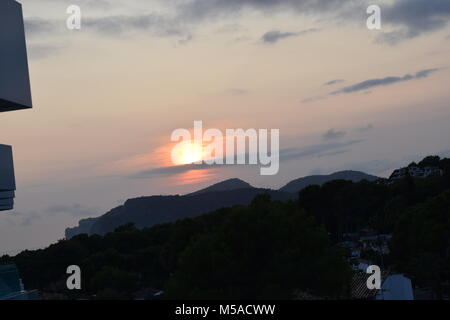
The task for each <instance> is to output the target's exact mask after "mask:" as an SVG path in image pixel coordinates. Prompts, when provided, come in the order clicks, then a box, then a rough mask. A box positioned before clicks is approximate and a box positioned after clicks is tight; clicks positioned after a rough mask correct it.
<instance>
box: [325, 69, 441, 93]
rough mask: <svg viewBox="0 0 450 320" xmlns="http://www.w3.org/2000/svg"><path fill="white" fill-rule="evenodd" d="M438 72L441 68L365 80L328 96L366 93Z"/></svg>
mask: <svg viewBox="0 0 450 320" xmlns="http://www.w3.org/2000/svg"><path fill="white" fill-rule="evenodd" d="M440 70H441V68H434V69H426V70H421V71H419V72H416V73H415V74H406V75H404V76H390V77H384V78H378V79H369V80H365V81H362V82H359V83H356V84H354V85H351V86H348V87H344V88H342V89H339V90H336V91H333V92H331V93H330V95H337V94H348V93H353V92H359V91H366V90H369V89H372V88H376V87H382V86H389V85H393V84H396V83H399V82H406V81H411V80H415V79H422V78H426V77H428V76H429V75H430V74H432V73H435V72H437V71H440Z"/></svg>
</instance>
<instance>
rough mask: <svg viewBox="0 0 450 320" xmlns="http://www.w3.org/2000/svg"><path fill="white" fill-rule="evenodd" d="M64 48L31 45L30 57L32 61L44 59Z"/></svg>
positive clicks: (29, 46) (29, 48)
mask: <svg viewBox="0 0 450 320" xmlns="http://www.w3.org/2000/svg"><path fill="white" fill-rule="evenodd" d="M61 48H62V47H58V46H54V45H45V44H29V45H28V55H29V57H30V59H44V58H47V57H48V56H51V55H52V54H55V53H57V52H59V51H60V50H61Z"/></svg>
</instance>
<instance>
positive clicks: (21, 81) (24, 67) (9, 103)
mask: <svg viewBox="0 0 450 320" xmlns="http://www.w3.org/2000/svg"><path fill="white" fill-rule="evenodd" d="M31 107H32V102H31V90H30V77H29V74H28V58H27V49H26V42H25V30H24V22H23V15H22V5H21V4H20V3H18V2H16V1H14V0H0V112H6V111H13V110H20V109H27V108H31ZM0 128H1V127H0ZM15 190H16V183H15V178H14V163H13V155H12V147H11V146H7V145H3V144H0V211H3V210H11V209H13V206H14V197H15Z"/></svg>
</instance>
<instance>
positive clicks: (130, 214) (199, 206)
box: [65, 171, 377, 239]
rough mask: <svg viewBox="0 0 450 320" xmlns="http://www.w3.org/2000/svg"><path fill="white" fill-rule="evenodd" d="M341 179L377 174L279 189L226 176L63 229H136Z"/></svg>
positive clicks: (69, 233) (311, 180)
mask: <svg viewBox="0 0 450 320" xmlns="http://www.w3.org/2000/svg"><path fill="white" fill-rule="evenodd" d="M337 179H344V180H351V181H355V182H356V181H360V180H363V179H367V180H370V181H373V180H375V179H377V177H374V176H370V175H367V174H365V173H363V172H358V171H342V172H337V173H334V174H331V175H327V176H309V177H304V178H300V179H297V180H294V181H292V182H290V183H288V184H287V185H286V186H284V187H283V188H281V189H280V190H271V189H260V188H255V187H253V186H251V185H250V184H248V183H247V182H245V181H242V180H240V179H229V180H225V181H222V182H219V183H216V184H214V185H212V186H209V187H207V188H205V189H202V190H199V191H196V192H193V193H190V194H186V195H171V196H151V197H141V198H135V199H129V200H127V201H126V202H125V203H124V204H123V205H121V206H119V207H117V208H114V209H112V210H111V211H109V212H108V213H106V214H104V215H102V216H100V217H97V218H89V219H83V220H80V221H79V226H77V227H73V228H67V229H66V233H65V235H66V238H68V239H69V238H71V237H73V236H75V235H77V234H81V233H87V234H105V233H108V232H111V231H114V230H115V229H116V228H117V227H119V226H121V225H123V224H126V223H129V222H133V223H134V224H135V225H136V226H137V227H138V228H145V227H151V226H153V225H156V224H161V223H166V222H173V221H176V220H179V219H183V218H188V217H194V216H198V215H201V214H205V213H208V212H211V211H214V210H217V209H220V208H224V207H231V206H235V205H248V204H250V202H251V201H252V200H253V198H254V197H255V196H256V195H258V194H262V193H264V194H269V195H270V196H271V197H272V199H273V200H280V201H287V200H289V199H294V198H297V193H298V192H299V191H300V190H301V189H303V188H305V187H307V186H308V185H311V184H319V185H321V184H323V183H325V182H328V181H332V180H337Z"/></svg>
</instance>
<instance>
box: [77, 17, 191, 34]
mask: <svg viewBox="0 0 450 320" xmlns="http://www.w3.org/2000/svg"><path fill="white" fill-rule="evenodd" d="M83 25H84V26H87V27H88V28H91V29H93V30H94V31H96V32H98V33H100V34H103V35H107V36H117V35H122V34H124V33H129V32H134V31H148V32H151V33H152V34H153V35H156V36H161V37H164V36H186V35H187V34H189V33H188V32H187V31H185V30H184V28H183V27H182V26H181V25H180V24H179V23H178V22H177V21H175V20H173V19H170V18H169V17H166V16H162V15H157V14H144V15H135V16H126V15H117V16H106V17H99V18H86V19H84V20H83Z"/></svg>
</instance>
